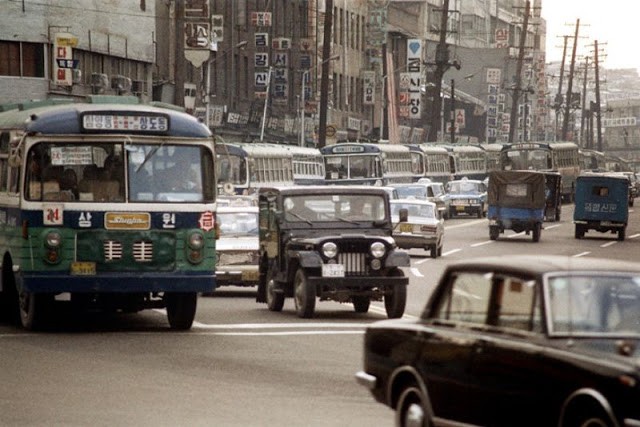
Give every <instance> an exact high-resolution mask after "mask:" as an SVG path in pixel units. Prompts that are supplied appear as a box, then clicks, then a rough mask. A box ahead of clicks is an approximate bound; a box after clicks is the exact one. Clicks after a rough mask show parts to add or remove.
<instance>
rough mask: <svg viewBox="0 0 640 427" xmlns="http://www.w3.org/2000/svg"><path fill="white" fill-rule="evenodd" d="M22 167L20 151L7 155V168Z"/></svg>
mask: <svg viewBox="0 0 640 427" xmlns="http://www.w3.org/2000/svg"><path fill="white" fill-rule="evenodd" d="M20 165H22V156H20V151H19V150H16V151H12V152H11V154H10V155H9V166H10V167H12V168H19V167H20Z"/></svg>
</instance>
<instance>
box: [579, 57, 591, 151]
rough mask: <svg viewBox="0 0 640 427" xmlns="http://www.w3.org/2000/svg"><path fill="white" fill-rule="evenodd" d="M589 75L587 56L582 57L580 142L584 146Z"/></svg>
mask: <svg viewBox="0 0 640 427" xmlns="http://www.w3.org/2000/svg"><path fill="white" fill-rule="evenodd" d="M588 77H589V57H588V56H586V57H585V58H584V79H583V81H582V114H581V115H580V143H581V144H582V146H583V147H584V146H586V141H585V140H586V138H585V132H584V126H585V120H586V118H587V117H586V111H587V79H588Z"/></svg>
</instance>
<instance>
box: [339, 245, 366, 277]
mask: <svg viewBox="0 0 640 427" xmlns="http://www.w3.org/2000/svg"><path fill="white" fill-rule="evenodd" d="M371 243H372V242H370V241H366V242H353V241H352V242H339V243H338V251H339V252H338V263H340V264H342V265H344V273H345V275H347V276H364V275H368V274H369V266H368V265H367V258H368V254H369V248H370V247H371Z"/></svg>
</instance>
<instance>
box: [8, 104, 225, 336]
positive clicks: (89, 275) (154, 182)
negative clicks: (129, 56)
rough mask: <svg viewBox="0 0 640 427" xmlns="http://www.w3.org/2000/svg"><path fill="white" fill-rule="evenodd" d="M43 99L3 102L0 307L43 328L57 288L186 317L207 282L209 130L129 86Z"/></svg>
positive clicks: (96, 304) (75, 302)
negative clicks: (117, 91) (120, 91)
mask: <svg viewBox="0 0 640 427" xmlns="http://www.w3.org/2000/svg"><path fill="white" fill-rule="evenodd" d="M116 99H117V100H122V101H127V100H128V101H130V103H126V102H125V103H114V102H118V101H116ZM122 101H121V102H122ZM42 104H47V102H42V103H40V104H38V103H32V104H28V103H25V104H19V105H13V106H9V107H6V106H5V107H0V109H5V110H6V111H4V112H2V113H0V251H1V256H2V264H1V275H0V310H1V311H0V314H4V315H5V317H8V318H9V319H14V320H15V321H16V323H18V324H20V323H21V324H22V326H23V327H24V328H26V329H28V330H36V329H43V328H46V327H47V326H48V325H49V324H50V321H51V320H52V318H51V317H50V316H51V315H53V314H54V313H55V311H54V310H52V308H54V307H56V306H59V305H61V303H59V302H58V300H62V299H64V300H70V303H71V305H72V306H73V307H74V308H77V309H80V310H85V309H91V310H94V309H97V310H111V311H126V312H137V311H140V310H143V309H151V308H159V309H162V308H166V312H167V317H168V321H169V325H170V327H171V328H172V329H180V330H184V329H189V328H191V326H192V323H193V320H194V317H195V313H196V306H197V297H198V294H199V293H201V292H212V291H213V290H214V289H215V239H216V223H215V208H216V200H215V195H216V184H215V166H214V158H215V154H214V151H213V139H212V136H211V132H210V131H209V129H208V128H207V127H206V126H205V125H204V124H203V123H201V122H199V121H198V120H197V119H196V118H194V117H193V116H190V115H188V114H186V113H184V112H180V111H178V110H176V109H170V108H165V107H163V106H153V105H142V104H137V103H134V98H126V97H118V98H113V97H112V98H105V97H89V98H88V99H87V102H81V103H71V102H64V103H59V104H57V105H51V104H56V103H55V102H49V103H48V104H49V105H42Z"/></svg>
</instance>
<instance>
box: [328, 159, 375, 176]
mask: <svg viewBox="0 0 640 427" xmlns="http://www.w3.org/2000/svg"><path fill="white" fill-rule="evenodd" d="M376 160H378V157H377V156H375V155H358V156H328V157H327V158H326V162H327V164H326V173H327V176H328V177H329V178H330V179H341V178H379V177H381V176H382V174H381V171H380V168H379V166H378V162H377V161H376Z"/></svg>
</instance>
